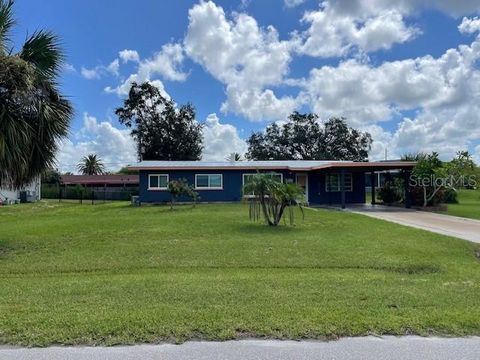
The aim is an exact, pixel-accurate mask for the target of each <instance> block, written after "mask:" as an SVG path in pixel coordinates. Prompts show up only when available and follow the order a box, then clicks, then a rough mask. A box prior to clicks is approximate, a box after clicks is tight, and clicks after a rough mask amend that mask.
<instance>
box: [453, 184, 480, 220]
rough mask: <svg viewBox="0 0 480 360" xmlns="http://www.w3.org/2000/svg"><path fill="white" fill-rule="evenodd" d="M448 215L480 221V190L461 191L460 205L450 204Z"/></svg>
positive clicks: (459, 193) (459, 196) (459, 195)
mask: <svg viewBox="0 0 480 360" xmlns="http://www.w3.org/2000/svg"><path fill="white" fill-rule="evenodd" d="M446 213H447V214H448V215H454V216H461V217H466V218H472V219H480V190H459V191H458V204H448V209H447V211H446Z"/></svg>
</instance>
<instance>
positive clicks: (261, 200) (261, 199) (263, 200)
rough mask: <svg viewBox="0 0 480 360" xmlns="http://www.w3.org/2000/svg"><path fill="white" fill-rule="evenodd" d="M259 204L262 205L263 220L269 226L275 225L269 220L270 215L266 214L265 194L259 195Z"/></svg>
mask: <svg viewBox="0 0 480 360" xmlns="http://www.w3.org/2000/svg"><path fill="white" fill-rule="evenodd" d="M260 204H261V205H262V211H263V217H264V218H265V222H266V223H267V224H268V225H269V226H272V225H275V224H273V223H272V221H271V220H270V215H269V214H268V209H267V204H266V203H265V196H264V195H261V196H260Z"/></svg>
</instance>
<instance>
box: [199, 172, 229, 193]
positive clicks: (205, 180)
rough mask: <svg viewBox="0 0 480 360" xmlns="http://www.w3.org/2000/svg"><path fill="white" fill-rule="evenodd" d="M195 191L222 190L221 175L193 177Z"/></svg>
mask: <svg viewBox="0 0 480 360" xmlns="http://www.w3.org/2000/svg"><path fill="white" fill-rule="evenodd" d="M195 189H198V190H202V189H204V190H209V189H210V190H212V189H213V190H220V189H223V176H222V174H197V175H195Z"/></svg>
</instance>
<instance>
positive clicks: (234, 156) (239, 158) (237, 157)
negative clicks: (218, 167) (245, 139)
mask: <svg viewBox="0 0 480 360" xmlns="http://www.w3.org/2000/svg"><path fill="white" fill-rule="evenodd" d="M225 160H227V161H231V162H235V161H242V160H243V158H242V155H241V154H239V153H237V152H233V153H231V154H230V155H228V156H227V157H225Z"/></svg>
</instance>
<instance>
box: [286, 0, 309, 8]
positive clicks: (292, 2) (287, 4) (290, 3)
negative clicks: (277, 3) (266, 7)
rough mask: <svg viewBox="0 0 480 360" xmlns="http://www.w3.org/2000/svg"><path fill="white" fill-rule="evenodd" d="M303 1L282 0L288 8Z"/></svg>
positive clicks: (303, 0)
mask: <svg viewBox="0 0 480 360" xmlns="http://www.w3.org/2000/svg"><path fill="white" fill-rule="evenodd" d="M304 2H305V0H283V3H284V4H285V6H286V7H288V8H293V7H296V6H298V5H300V4H303V3H304Z"/></svg>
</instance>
